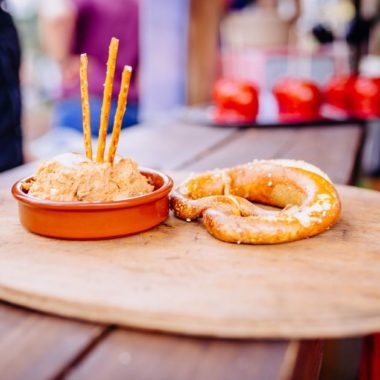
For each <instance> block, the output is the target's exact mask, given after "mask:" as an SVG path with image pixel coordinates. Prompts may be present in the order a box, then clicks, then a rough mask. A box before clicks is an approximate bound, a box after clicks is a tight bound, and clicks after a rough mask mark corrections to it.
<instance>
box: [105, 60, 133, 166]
mask: <svg viewBox="0 0 380 380" xmlns="http://www.w3.org/2000/svg"><path fill="white" fill-rule="evenodd" d="M131 75H132V67H131V66H124V70H123V74H122V78H121V86H120V92H119V97H118V101H117V108H116V113H115V118H114V122H113V127H112V137H111V143H110V147H109V150H108V157H107V161H108V162H110V163H111V164H112V163H113V161H114V159H115V155H116V149H117V145H118V143H119V137H120V131H121V124H122V123H123V117H124V113H125V110H126V108H127V97H128V91H129V83H130V81H131Z"/></svg>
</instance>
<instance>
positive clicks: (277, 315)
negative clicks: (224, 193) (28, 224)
mask: <svg viewBox="0 0 380 380" xmlns="http://www.w3.org/2000/svg"><path fill="white" fill-rule="evenodd" d="M339 192H340V194H341V196H342V202H343V215H342V219H341V221H340V222H339V223H338V225H337V226H336V227H335V228H333V229H332V230H330V231H328V232H326V233H324V234H321V235H319V236H317V237H314V238H311V239H308V240H303V241H299V242H295V243H290V244H282V245H276V246H254V247H253V246H243V245H240V246H239V245H233V244H226V243H222V242H219V241H217V240H215V239H214V238H212V237H211V236H210V235H208V234H207V232H206V231H205V230H204V228H203V227H202V226H201V225H200V224H198V223H186V222H182V221H179V220H177V219H175V218H171V219H169V220H168V221H167V222H166V223H165V224H164V225H162V226H161V227H159V228H157V229H154V230H151V231H148V232H146V233H143V234H140V235H136V236H133V237H128V238H125V239H115V240H108V241H101V242H72V241H71V242H70V241H57V240H53V239H46V238H43V237H39V236H35V235H32V234H29V233H27V232H26V231H24V230H23V229H22V227H21V226H20V225H19V223H18V220H17V216H16V212H15V208H14V204H12V203H10V202H9V201H6V202H3V204H2V206H1V208H0V215H1V216H0V218H1V222H2V225H3V228H2V230H1V232H0V243H1V248H0V297H1V298H2V299H5V300H8V301H10V302H14V303H17V304H21V305H25V306H28V307H32V308H36V309H39V310H43V311H48V312H53V313H57V314H60V315H64V316H71V317H78V318H83V319H87V320H91V321H99V322H105V323H115V324H121V325H127V326H134V327H138V328H147V329H158V330H162V331H171V332H179V333H184V334H195V335H207V336H220V337H239V338H252V337H276V338H279V337H284V338H288V337H292V338H294V337H303V338H305V337H317V336H324V337H328V336H330V337H333V336H343V335H345V336H347V335H355V334H362V333H367V332H371V331H375V330H376V329H380V305H379V303H378V302H377V301H378V299H380V286H379V285H380V257H379V255H378V252H379V239H380V228H379V226H380V212H379V211H374V210H379V209H380V194H378V193H376V192H371V191H365V190H360V189H356V188H349V187H340V188H339ZM5 199H6V198H5ZM26 243H27V244H26ZM8 252H12V255H9V254H8ZM332 289H333V290H334V291H332Z"/></svg>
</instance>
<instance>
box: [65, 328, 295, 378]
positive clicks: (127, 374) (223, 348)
mask: <svg viewBox="0 0 380 380" xmlns="http://www.w3.org/2000/svg"><path fill="white" fill-rule="evenodd" d="M288 347H289V345H288V344H287V343H286V342H284V341H272V342H264V341H255V342H252V341H250V342H240V341H234V340H232V341H225V340H224V341H221V340H217V339H195V338H188V337H179V336H174V335H159V334H147V333H143V332H139V333H137V332H134V331H123V330H118V331H116V332H114V333H113V334H111V335H110V336H109V337H108V339H107V340H106V341H105V342H104V343H103V344H102V345H100V346H98V347H97V348H96V349H95V350H94V351H93V352H92V353H91V355H90V356H89V357H88V359H87V360H86V361H85V362H84V363H82V364H81V365H79V366H78V367H77V368H75V369H74V370H72V371H71V372H70V373H69V375H68V379H71V380H74V379H105V378H109V379H126V378H129V379H139V380H145V379H146V380H150V379H156V380H161V379H162V380H164V379H165V380H171V379H173V380H174V379H181V380H192V379H197V380H208V379H210V378H212V379H215V380H229V379H231V380H233V379H283V380H285V379H288V378H286V377H284V376H283V374H285V373H287V371H288V368H286V366H284V362H285V357H286V353H287V351H288Z"/></svg>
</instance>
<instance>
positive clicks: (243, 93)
mask: <svg viewBox="0 0 380 380" xmlns="http://www.w3.org/2000/svg"><path fill="white" fill-rule="evenodd" d="M213 98H214V102H215V104H216V111H215V115H214V117H215V119H216V120H217V121H222V122H224V121H227V122H228V121H230V122H241V121H255V120H256V117H257V113H258V110H259V95H258V90H257V88H256V87H255V86H254V85H253V84H251V83H249V82H246V81H239V80H232V79H219V80H218V81H217V82H216V83H215V85H214V89H213Z"/></svg>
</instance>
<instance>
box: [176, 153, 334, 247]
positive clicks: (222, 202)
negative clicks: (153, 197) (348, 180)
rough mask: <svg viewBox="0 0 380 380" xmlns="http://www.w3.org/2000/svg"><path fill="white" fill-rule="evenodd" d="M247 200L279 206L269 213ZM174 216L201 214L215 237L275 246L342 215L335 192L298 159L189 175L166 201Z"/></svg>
mask: <svg viewBox="0 0 380 380" xmlns="http://www.w3.org/2000/svg"><path fill="white" fill-rule="evenodd" d="M251 202H257V203H261V204H264V205H270V206H274V207H278V208H281V210H280V211H269V210H265V209H263V208H261V207H257V206H255V205H254V204H253V203H251ZM170 205H171V208H172V210H173V211H174V214H175V216H176V217H178V218H180V219H185V220H187V221H191V220H195V219H198V218H200V217H202V220H203V224H204V225H205V227H206V229H207V230H208V232H209V233H210V234H211V235H213V236H214V237H216V238H218V239H220V240H223V241H226V242H232V243H238V244H240V243H247V244H275V243H285V242H289V241H294V240H299V239H304V238H308V237H311V236H314V235H317V234H319V233H321V232H323V231H326V230H328V229H329V228H330V227H331V226H333V225H334V224H335V223H336V222H337V220H338V218H339V215H340V210H341V205H340V200H339V196H338V193H337V191H336V189H335V188H334V186H333V184H332V182H331V180H330V179H329V178H328V177H327V175H326V174H325V173H323V172H322V171H321V170H320V169H318V168H317V167H315V166H313V165H310V164H307V163H305V162H302V161H294V160H270V161H253V162H250V163H248V164H245V165H240V166H236V167H233V168H227V169H222V170H213V171H209V172H205V173H201V174H199V175H196V176H193V177H191V178H189V179H188V180H186V181H185V182H184V183H182V184H181V185H180V186H179V187H177V188H176V189H175V190H174V191H173V193H172V195H171V199H170Z"/></svg>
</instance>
